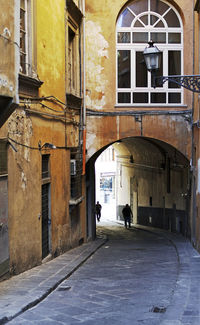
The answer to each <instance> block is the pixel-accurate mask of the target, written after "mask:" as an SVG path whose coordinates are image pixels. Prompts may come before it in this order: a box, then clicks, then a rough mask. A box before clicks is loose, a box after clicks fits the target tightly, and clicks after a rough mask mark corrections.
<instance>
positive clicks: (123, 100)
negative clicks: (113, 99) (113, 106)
mask: <svg viewBox="0 0 200 325" xmlns="http://www.w3.org/2000/svg"><path fill="white" fill-rule="evenodd" d="M130 102H131V94H130V93H118V103H119V104H130Z"/></svg>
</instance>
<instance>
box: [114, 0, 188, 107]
mask: <svg viewBox="0 0 200 325" xmlns="http://www.w3.org/2000/svg"><path fill="white" fill-rule="evenodd" d="M149 40H152V41H154V42H155V43H156V45H157V46H158V48H159V49H160V50H161V51H162V60H161V68H160V71H158V75H159V76H162V75H165V76H167V75H181V74H183V73H182V72H183V67H182V62H183V28H182V21H181V18H180V16H179V14H178V12H177V11H176V9H175V8H173V7H172V6H171V5H169V4H168V3H167V2H165V1H161V0H135V1H132V2H130V3H129V4H128V6H127V7H126V8H125V9H124V10H123V11H122V12H121V14H120V16H119V18H118V21H117V35H116V42H117V104H118V105H120V106H121V105H124V106H127V105H152V106H155V105H160V104H162V105H177V104H179V105H180V104H182V103H183V90H182V88H181V87H180V86H178V85H176V84H174V83H171V82H166V83H165V84H164V85H162V86H160V85H159V84H157V87H156V88H155V89H154V88H153V87H152V80H151V74H150V73H148V72H147V69H146V66H145V63H144V58H143V51H144V48H145V47H146V46H147V42H148V41H149Z"/></svg>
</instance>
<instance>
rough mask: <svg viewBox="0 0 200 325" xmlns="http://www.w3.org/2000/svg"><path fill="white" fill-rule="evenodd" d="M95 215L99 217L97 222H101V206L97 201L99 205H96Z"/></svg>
mask: <svg viewBox="0 0 200 325" xmlns="http://www.w3.org/2000/svg"><path fill="white" fill-rule="evenodd" d="M95 214H96V216H97V221H100V218H101V204H100V203H99V201H97V203H96V205H95Z"/></svg>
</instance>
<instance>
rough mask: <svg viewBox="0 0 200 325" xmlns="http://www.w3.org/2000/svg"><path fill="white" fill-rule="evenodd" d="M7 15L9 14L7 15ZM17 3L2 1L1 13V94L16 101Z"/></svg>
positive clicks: (12, 0) (11, 0)
mask: <svg viewBox="0 0 200 325" xmlns="http://www.w3.org/2000/svg"><path fill="white" fill-rule="evenodd" d="M5 13H8V14H6V15H5ZM14 22H15V1H14V0H10V1H6V0H2V1H1V12H0V34H1V35H2V36H1V37H0V48H1V71H0V94H1V95H3V96H10V97H14V99H15V100H16V99H17V98H16V91H17V84H16V70H15V65H16V61H15V55H16V53H17V51H19V49H18V47H17V45H16V44H15V43H14V42H15V24H14Z"/></svg>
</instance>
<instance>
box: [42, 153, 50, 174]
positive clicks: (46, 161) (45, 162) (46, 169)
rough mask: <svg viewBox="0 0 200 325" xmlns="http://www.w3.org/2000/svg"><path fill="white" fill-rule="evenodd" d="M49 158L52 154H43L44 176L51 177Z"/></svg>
mask: <svg viewBox="0 0 200 325" xmlns="http://www.w3.org/2000/svg"><path fill="white" fill-rule="evenodd" d="M49 158H50V155H42V178H47V177H50V170H49Z"/></svg>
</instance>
